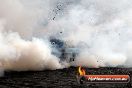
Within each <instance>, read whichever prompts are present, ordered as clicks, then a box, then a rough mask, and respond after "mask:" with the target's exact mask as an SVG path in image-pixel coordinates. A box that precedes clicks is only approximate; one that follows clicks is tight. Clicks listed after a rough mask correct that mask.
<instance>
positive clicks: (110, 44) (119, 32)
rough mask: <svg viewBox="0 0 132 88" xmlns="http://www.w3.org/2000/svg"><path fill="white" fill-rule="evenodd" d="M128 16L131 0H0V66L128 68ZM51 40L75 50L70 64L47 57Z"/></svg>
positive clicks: (131, 41) (131, 49)
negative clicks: (75, 52) (56, 39)
mask: <svg viewBox="0 0 132 88" xmlns="http://www.w3.org/2000/svg"><path fill="white" fill-rule="evenodd" d="M131 14H132V1H131V0H116V1H115V0H54V1H53V0H0V67H1V69H2V71H3V70H17V71H26V70H44V69H60V68H64V67H67V66H78V65H82V66H87V67H99V66H119V65H122V66H125V67H132V15H131ZM60 32H62V33H60ZM51 36H53V37H55V38H58V39H61V40H63V41H65V42H66V43H67V44H68V45H71V46H74V47H75V48H79V51H80V52H79V54H78V55H77V57H76V58H75V61H74V62H72V63H67V62H60V60H61V58H58V57H56V56H55V55H53V54H52V53H51V52H52V47H51V44H50V42H49V38H50V37H51Z"/></svg>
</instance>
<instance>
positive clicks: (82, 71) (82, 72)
mask: <svg viewBox="0 0 132 88" xmlns="http://www.w3.org/2000/svg"><path fill="white" fill-rule="evenodd" d="M78 71H79V74H80V75H81V76H83V75H85V74H86V72H85V70H84V69H82V68H81V66H79V68H78Z"/></svg>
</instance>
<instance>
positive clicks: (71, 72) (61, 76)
mask: <svg viewBox="0 0 132 88" xmlns="http://www.w3.org/2000/svg"><path fill="white" fill-rule="evenodd" d="M84 69H85V70H86V73H87V74H129V75H130V76H131V80H132V69H131V68H111V67H105V68H84ZM77 73H78V68H77V67H70V68H64V69H58V70H44V71H26V72H16V71H6V72H5V74H4V76H3V77H0V88H132V82H131V81H130V82H129V83H127V84H126V83H124V84H123V83H121V84H117V83H115V84H87V83H86V84H78V82H77V78H76V75H77Z"/></svg>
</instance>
